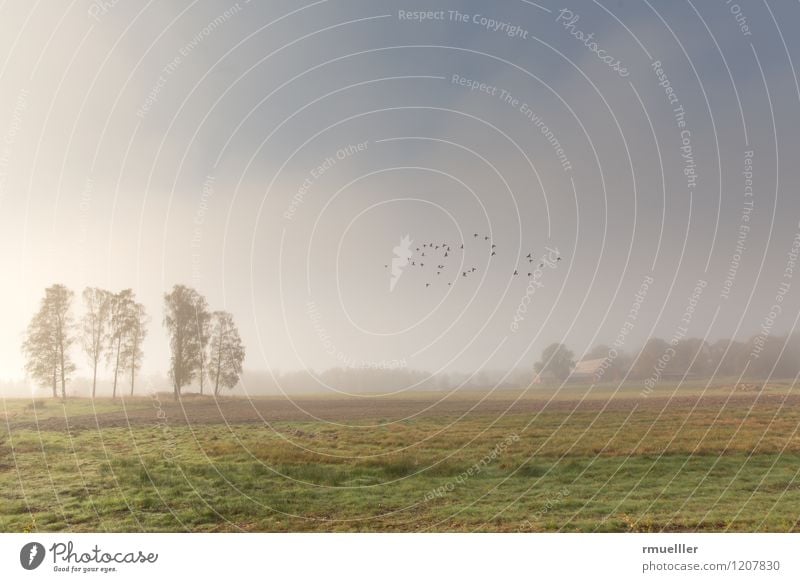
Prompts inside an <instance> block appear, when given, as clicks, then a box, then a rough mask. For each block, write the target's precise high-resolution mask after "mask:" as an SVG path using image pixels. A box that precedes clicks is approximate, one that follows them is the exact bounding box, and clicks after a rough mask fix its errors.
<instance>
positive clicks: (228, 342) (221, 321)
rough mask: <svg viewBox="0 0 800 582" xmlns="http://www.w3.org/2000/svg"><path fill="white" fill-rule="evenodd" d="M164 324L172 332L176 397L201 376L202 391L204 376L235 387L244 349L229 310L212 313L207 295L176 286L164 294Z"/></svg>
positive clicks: (219, 385) (221, 385)
mask: <svg viewBox="0 0 800 582" xmlns="http://www.w3.org/2000/svg"><path fill="white" fill-rule="evenodd" d="M164 325H165V326H166V328H167V331H168V332H169V335H170V349H171V352H172V358H171V360H170V371H169V376H170V379H171V380H172V387H173V392H174V395H175V398H176V399H178V398H180V396H181V389H182V388H183V387H184V386H187V385H188V384H191V382H192V381H193V380H194V379H195V378H198V379H199V382H200V394H203V390H204V385H205V379H206V377H208V378H209V379H210V380H211V382H212V383H213V385H214V396H217V395H218V394H219V392H220V390H221V389H222V388H233V387H234V386H235V385H236V383H237V382H238V381H239V377H240V376H241V374H242V362H243V361H244V355H245V349H244V345H243V344H242V340H241V338H240V337H239V330H238V329H237V328H236V324H235V323H234V321H233V316H232V315H231V314H230V313H228V312H227V311H214V312H209V310H208V302H207V301H206V299H205V297H203V296H202V295H200V294H199V293H198V292H197V291H195V290H194V289H191V288H189V287H185V286H183V285H175V286H174V287H173V288H172V291H171V292H170V293H167V294H166V295H165V296H164Z"/></svg>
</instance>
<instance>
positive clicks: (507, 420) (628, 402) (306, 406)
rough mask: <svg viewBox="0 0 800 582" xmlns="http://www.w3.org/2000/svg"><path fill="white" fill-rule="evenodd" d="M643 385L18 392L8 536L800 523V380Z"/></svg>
mask: <svg viewBox="0 0 800 582" xmlns="http://www.w3.org/2000/svg"><path fill="white" fill-rule="evenodd" d="M638 390H639V389H638V388H636V387H631V388H630V389H623V390H621V391H618V390H616V388H615V387H611V386H601V387H599V388H595V389H593V390H592V391H587V387H586V386H570V387H568V388H567V389H565V390H560V391H557V390H554V389H550V388H547V387H534V388H531V389H529V390H527V391H524V392H509V391H507V392H494V393H492V394H491V395H489V396H486V395H484V394H478V393H474V394H472V393H470V394H459V395H452V396H448V397H444V395H443V394H431V393H428V394H414V395H409V394H404V395H402V396H393V397H381V398H374V399H371V400H370V401H369V405H368V406H367V405H365V404H364V399H363V398H362V399H353V398H344V397H336V398H335V397H327V398H325V397H311V396H306V397H303V398H299V399H297V401H296V402H295V403H294V404H292V403H287V402H286V401H285V400H284V399H282V398H267V397H264V398H259V399H253V400H245V399H236V398H226V399H220V401H219V402H217V401H214V400H213V399H210V398H185V399H184V400H183V401H181V402H180V403H174V402H172V401H171V400H170V399H169V398H168V397H167V396H166V395H162V396H160V397H146V396H144V397H138V398H128V399H125V400H122V399H120V400H117V401H112V400H110V399H99V400H96V401H94V402H93V401H91V400H87V399H73V400H68V401H67V402H66V403H62V402H61V401H59V400H50V399H38V400H35V401H32V400H30V399H27V400H25V399H6V400H4V401H3V402H2V406H0V420H2V422H0V491H2V495H1V496H0V531H6V532H8V531H13V532H29V531H110V532H113V531H379V532H383V531H390V532H396V531H491V532H498V531H499V532H503V531H506V532H515V531H581V532H592V531H614V532H624V531H795V530H798V529H800V525H799V524H800V434H798V428H800V393H798V391H797V390H796V389H794V388H792V387H791V386H789V385H788V384H780V383H777V384H770V385H768V386H766V387H761V386H749V387H748V386H744V387H742V386H736V387H735V386H733V385H732V384H731V385H724V384H722V385H717V386H712V387H709V388H706V387H705V386H702V385H697V386H691V385H690V386H681V387H676V386H668V387H661V388H659V391H658V392H654V393H653V394H650V395H649V396H647V397H644V396H643V395H641V394H640V393H639V391H638ZM331 410H333V411H334V412H333V413H331V415H330V416H329V417H323V416H322V412H325V411H331ZM308 411H311V413H312V414H313V415H314V416H317V417H318V420H314V419H311V420H309V419H310V418H312V416H309V413H308ZM318 411H322V412H320V413H318Z"/></svg>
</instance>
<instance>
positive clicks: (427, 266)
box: [384, 232, 561, 288]
mask: <svg viewBox="0 0 800 582" xmlns="http://www.w3.org/2000/svg"><path fill="white" fill-rule="evenodd" d="M472 239H473V240H474V241H477V242H481V239H482V242H483V244H485V245H486V246H485V247H484V252H485V253H486V256H488V258H489V260H491V259H492V257H495V256H497V245H496V244H494V242H493V241H492V239H491V237H490V236H489V235H480V234H479V233H477V232H476V233H473V235H472ZM453 246H454V245H453ZM453 246H451V245H450V244H449V243H447V242H442V243H439V244H436V243H433V242H428V243H423V244H422V245H421V246H418V247H414V249H411V248H409V249H408V252H407V254H406V255H405V256H404V257H403V259H407V260H403V261H402V262H403V263H405V265H404V266H403V268H416V269H420V270H422V271H424V272H425V274H427V275H429V277H427V278H426V279H429V280H426V281H425V287H426V288H427V287H430V286H431V284H432V283H434V282H435V281H437V280H439V279H435V278H433V277H441V276H442V274H445V275H447V273H445V271H446V270H447V269H448V266H449V264H448V263H450V261H452V260H453V259H454V258H455V256H458V255H457V254H456V253H454V252H453ZM456 251H457V253H460V255H461V256H460V257H459V259H462V258H463V253H464V245H463V244H460V245H459V246H458V247H457V248H456ZM395 254H397V249H395ZM396 260H397V259H395V261H396ZM556 260H557V261H560V260H561V257H557V259H556ZM525 261H527V263H526V262H525ZM459 262H460V263H462V264H463V261H459ZM535 262H536V259H535V257H534V254H533V252H529V253H528V254H527V255H526V256H525V258H524V260H523V263H522V264H521V265H519V266H517V267H516V268H515V269H514V272H513V273H512V276H513V277H519V276H521V275H524V273H527V276H528V278H531V277H533V273H534V270H535V267H534V264H535ZM394 267H395V265H393V264H386V265H384V268H385V269H392V270H393V271H394ZM542 267H544V263H543V262H541V261H540V262H539V268H542ZM478 272H479V271H478V267H477V266H474V265H471V266H469V267H468V268H467V269H466V270H464V271H461V273H460V275H457V276H456V278H455V279H453V280H450V281H448V282H447V285H448V286H452V285H453V282H454V281H455V280H457V279H461V278H468V277H470V276H472V275H474V274H476V273H478ZM434 273H435V274H434ZM446 278H447V277H446ZM451 279H452V277H451Z"/></svg>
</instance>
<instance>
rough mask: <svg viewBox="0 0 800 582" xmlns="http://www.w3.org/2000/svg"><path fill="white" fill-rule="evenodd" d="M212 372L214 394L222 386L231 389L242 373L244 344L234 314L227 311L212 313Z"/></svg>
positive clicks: (216, 393) (215, 394) (217, 392)
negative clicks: (234, 320)
mask: <svg viewBox="0 0 800 582" xmlns="http://www.w3.org/2000/svg"><path fill="white" fill-rule="evenodd" d="M211 321H212V325H211V358H210V364H209V365H210V366H211V373H212V374H213V377H214V396H217V395H219V391H220V388H228V389H231V388H233V387H234V386H236V383H237V382H238V381H239V377H240V376H241V375H242V362H243V361H244V353H245V350H244V345H242V339H241V338H240V337H239V330H238V329H236V324H235V323H234V322H233V316H232V315H231V314H230V313H227V312H225V311H215V312H214V313H213V314H212V315H211Z"/></svg>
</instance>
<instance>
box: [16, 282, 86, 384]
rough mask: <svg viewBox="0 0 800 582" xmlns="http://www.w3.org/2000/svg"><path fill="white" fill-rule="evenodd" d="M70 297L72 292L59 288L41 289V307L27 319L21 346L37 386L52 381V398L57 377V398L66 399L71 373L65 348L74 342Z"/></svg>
mask: <svg viewBox="0 0 800 582" xmlns="http://www.w3.org/2000/svg"><path fill="white" fill-rule="evenodd" d="M72 297H73V293H72V291H70V290H69V289H67V288H66V287H64V286H63V285H52V286H51V287H48V288H47V289H45V296H44V299H42V303H41V307H40V308H39V311H38V312H37V313H36V314H35V315H34V316H33V319H31V322H30V324H29V325H28V330H27V335H26V338H25V341H24V342H23V344H22V351H23V352H24V354H25V357H26V359H27V362H26V366H25V367H26V369H27V371H28V373H29V374H30V375H31V376H32V377H33V378H34V379H35V380H36V381H37V382H39V383H41V384H49V383H50V382H51V381H52V387H53V397H54V398H56V397H58V381H59V378H60V380H61V397H62V398H66V397H67V388H66V386H67V379H68V378H69V375H70V374H71V373H72V372H74V371H75V365H74V364H73V363H72V360H71V358H70V355H69V348H70V346H71V345H72V344H73V342H74V341H75V340H74V338H73V336H72V332H73V327H74V322H73V319H72V314H71V313H70V308H71V306H72Z"/></svg>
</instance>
